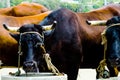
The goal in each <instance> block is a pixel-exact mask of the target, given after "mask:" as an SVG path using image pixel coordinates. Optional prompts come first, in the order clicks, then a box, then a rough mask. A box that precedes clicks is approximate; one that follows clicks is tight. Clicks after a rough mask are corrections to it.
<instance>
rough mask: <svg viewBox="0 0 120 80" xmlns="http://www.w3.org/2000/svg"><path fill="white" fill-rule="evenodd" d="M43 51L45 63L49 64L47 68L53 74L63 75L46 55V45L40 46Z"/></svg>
mask: <svg viewBox="0 0 120 80" xmlns="http://www.w3.org/2000/svg"><path fill="white" fill-rule="evenodd" d="M40 47H41V48H42V50H43V57H44V58H45V61H46V63H47V67H48V69H49V70H50V71H52V72H53V73H55V74H56V75H61V73H60V72H59V70H58V69H57V68H56V67H55V66H54V65H53V64H52V62H51V58H50V56H49V54H48V53H46V50H45V48H44V45H41V46H40Z"/></svg>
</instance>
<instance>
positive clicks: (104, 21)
mask: <svg viewBox="0 0 120 80" xmlns="http://www.w3.org/2000/svg"><path fill="white" fill-rule="evenodd" d="M106 22H107V20H101V21H88V20H87V21H86V23H87V24H88V25H91V26H106Z"/></svg>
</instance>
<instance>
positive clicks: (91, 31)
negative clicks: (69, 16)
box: [77, 4, 120, 67]
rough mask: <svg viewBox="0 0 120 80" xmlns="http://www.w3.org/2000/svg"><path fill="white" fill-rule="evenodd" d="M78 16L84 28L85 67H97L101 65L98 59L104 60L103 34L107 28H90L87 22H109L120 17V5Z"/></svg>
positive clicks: (112, 5) (105, 7)
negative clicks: (115, 17) (114, 17)
mask: <svg viewBox="0 0 120 80" xmlns="http://www.w3.org/2000/svg"><path fill="white" fill-rule="evenodd" d="M77 14H78V16H79V19H80V20H79V21H80V24H79V25H80V26H81V28H82V30H81V34H82V35H81V36H82V38H81V39H83V40H82V44H83V54H84V60H83V67H91V66H94V67H97V66H98V64H99V60H98V59H101V60H102V59H103V49H102V48H101V32H102V31H103V30H104V29H105V26H90V25H88V24H86V20H90V21H92V20H94V21H95V20H108V19H110V18H112V17H113V16H120V4H110V5H107V6H104V7H102V8H99V9H96V10H93V11H90V12H87V13H77ZM95 63H96V64H97V65H96V64H95Z"/></svg>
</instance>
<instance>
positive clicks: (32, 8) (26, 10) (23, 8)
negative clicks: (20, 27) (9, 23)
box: [0, 2, 48, 17]
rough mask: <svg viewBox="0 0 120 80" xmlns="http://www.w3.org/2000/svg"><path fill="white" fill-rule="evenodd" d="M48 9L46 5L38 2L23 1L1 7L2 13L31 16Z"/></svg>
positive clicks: (0, 11)
mask: <svg viewBox="0 0 120 80" xmlns="http://www.w3.org/2000/svg"><path fill="white" fill-rule="evenodd" d="M46 11H48V9H47V8H46V7H44V6H43V5H40V4H37V3H26V2H23V3H21V4H19V5H17V6H13V7H9V8H2V9H0V14H1V15H7V16H17V17H20V16H30V15H36V14H40V13H43V12H46Z"/></svg>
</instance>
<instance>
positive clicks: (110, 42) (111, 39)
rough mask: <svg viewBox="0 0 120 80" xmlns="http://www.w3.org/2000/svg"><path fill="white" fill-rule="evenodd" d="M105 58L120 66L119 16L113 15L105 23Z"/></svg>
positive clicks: (113, 64)
mask: <svg viewBox="0 0 120 80" xmlns="http://www.w3.org/2000/svg"><path fill="white" fill-rule="evenodd" d="M106 24H107V25H108V28H107V30H106V38H107V55H106V56H107V58H108V59H107V60H108V61H109V62H110V63H111V65H112V66H117V67H120V17H113V18H111V19H110V20H108V21H107V23H106Z"/></svg>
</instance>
